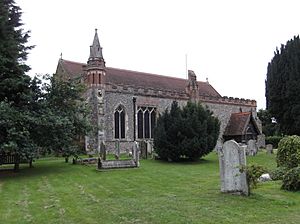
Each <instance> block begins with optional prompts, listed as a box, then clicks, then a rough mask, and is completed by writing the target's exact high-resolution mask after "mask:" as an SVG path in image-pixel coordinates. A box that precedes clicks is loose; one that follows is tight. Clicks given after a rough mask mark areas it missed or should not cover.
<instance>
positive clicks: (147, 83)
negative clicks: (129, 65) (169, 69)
mask: <svg viewBox="0 0 300 224" xmlns="http://www.w3.org/2000/svg"><path fill="white" fill-rule="evenodd" d="M59 63H60V64H61V66H62V67H63V69H64V71H65V72H66V73H67V74H68V75H70V77H76V76H78V75H81V74H83V66H84V65H86V64H83V63H78V62H73V61H68V60H64V59H61V60H60V61H59ZM106 82H107V83H110V84H115V85H128V86H135V87H142V88H153V89H161V90H170V91H177V92H185V88H186V85H187V80H186V79H181V78H174V77H170V76H162V75H156V74H150V73H144V72H136V71H130V70H125V69H118V68H111V67H106ZM197 83H198V86H199V94H200V95H204V96H214V97H221V95H220V94H219V93H218V92H217V91H216V90H215V89H214V88H213V87H212V86H211V85H210V84H209V83H208V82H199V81H198V82H197Z"/></svg>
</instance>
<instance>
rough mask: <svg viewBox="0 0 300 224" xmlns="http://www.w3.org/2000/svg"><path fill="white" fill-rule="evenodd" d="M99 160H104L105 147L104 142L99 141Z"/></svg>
mask: <svg viewBox="0 0 300 224" xmlns="http://www.w3.org/2000/svg"><path fill="white" fill-rule="evenodd" d="M100 158H101V159H102V160H106V146H105V143H104V141H101V143H100Z"/></svg>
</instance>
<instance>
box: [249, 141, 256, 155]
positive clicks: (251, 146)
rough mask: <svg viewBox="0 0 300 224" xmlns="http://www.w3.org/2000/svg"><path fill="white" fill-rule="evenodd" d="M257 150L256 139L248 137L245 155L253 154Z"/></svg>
mask: <svg viewBox="0 0 300 224" xmlns="http://www.w3.org/2000/svg"><path fill="white" fill-rule="evenodd" d="M257 151H258V147H257V144H256V141H255V140H253V139H250V140H249V141H248V143H247V155H250V156H255V155H256V154H257Z"/></svg>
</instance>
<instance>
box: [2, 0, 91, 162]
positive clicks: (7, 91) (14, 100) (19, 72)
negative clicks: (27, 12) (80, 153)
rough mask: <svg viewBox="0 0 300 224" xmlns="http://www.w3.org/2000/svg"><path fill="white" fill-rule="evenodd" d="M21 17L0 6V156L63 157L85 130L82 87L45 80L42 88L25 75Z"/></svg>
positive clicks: (10, 5)
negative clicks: (48, 153)
mask: <svg viewBox="0 0 300 224" xmlns="http://www.w3.org/2000/svg"><path fill="white" fill-rule="evenodd" d="M21 14H22V13H21V9H20V8H19V7H18V6H16V5H15V2H14V1H13V0H4V1H0V153H12V154H16V155H18V156H20V157H21V159H22V157H23V158H27V159H32V158H33V157H34V156H35V155H36V152H37V148H38V147H43V148H46V149H48V150H53V151H55V152H57V153H60V154H62V155H64V156H66V158H68V156H69V155H71V154H74V153H76V152H77V149H78V144H76V143H78V141H76V140H78V139H79V136H84V134H85V133H86V131H87V130H89V123H88V119H87V114H88V112H87V111H88V110H87V107H86V106H85V103H84V100H83V99H82V96H83V91H84V88H83V86H82V85H81V84H79V83H78V82H75V81H70V82H66V81H63V80H59V79H55V78H53V77H50V76H48V77H47V78H46V79H47V80H46V82H44V84H43V82H42V80H41V79H39V78H38V77H35V78H34V79H32V80H31V78H30V77H29V76H28V75H26V74H25V73H26V72H27V71H29V69H30V68H29V66H27V65H26V64H25V61H26V58H27V54H28V50H30V49H31V48H32V46H26V43H27V41H28V38H29V32H28V31H27V32H24V30H23V29H22V23H21ZM47 81H48V82H47Z"/></svg>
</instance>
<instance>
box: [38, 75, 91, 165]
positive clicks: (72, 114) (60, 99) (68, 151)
mask: <svg viewBox="0 0 300 224" xmlns="http://www.w3.org/2000/svg"><path fill="white" fill-rule="evenodd" d="M46 80H47V81H46V82H45V83H44V85H43V90H44V91H45V93H44V95H43V97H42V98H41V102H40V107H38V108H40V111H39V112H37V113H40V116H39V117H40V120H39V122H38V124H37V125H36V129H35V132H34V133H35V141H36V142H37V144H38V145H39V146H41V147H43V148H46V149H47V150H48V151H53V152H56V153H57V154H60V155H62V156H64V157H65V158H66V162H67V161H68V157H69V156H71V155H73V156H76V155H77V154H78V152H80V151H82V148H83V146H82V144H81V143H82V137H84V136H85V135H86V133H87V132H88V131H90V129H91V125H90V122H89V121H90V119H89V115H90V110H89V108H88V106H87V103H86V102H85V99H84V98H83V96H84V92H85V86H84V85H83V84H81V83H80V82H79V80H62V79H59V78H58V77H56V75H53V76H52V77H50V76H49V75H48V76H46Z"/></svg>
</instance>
